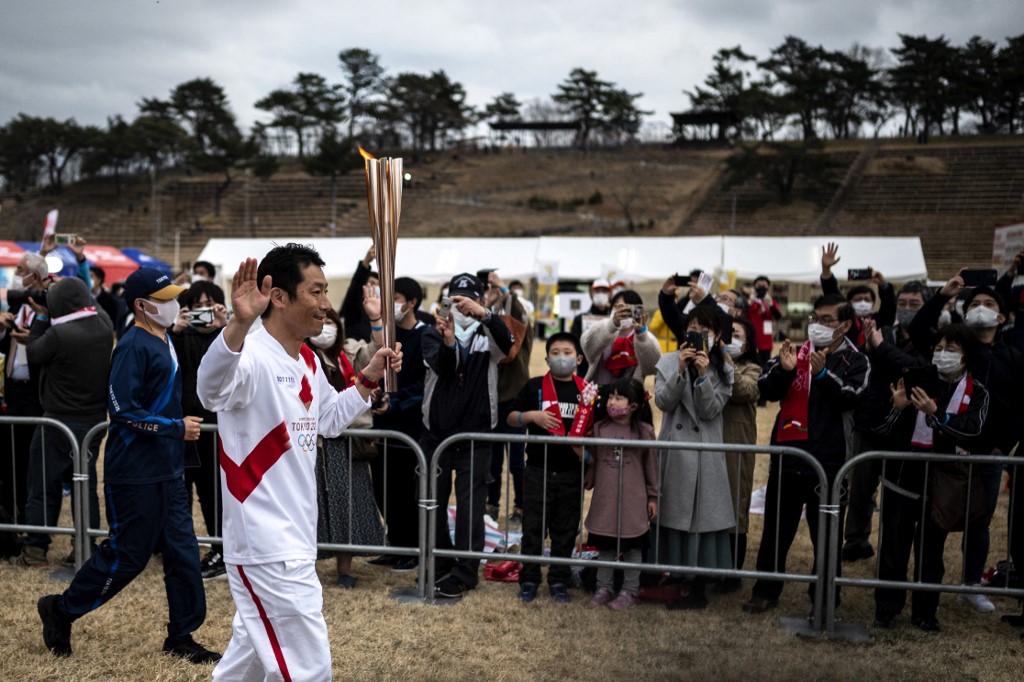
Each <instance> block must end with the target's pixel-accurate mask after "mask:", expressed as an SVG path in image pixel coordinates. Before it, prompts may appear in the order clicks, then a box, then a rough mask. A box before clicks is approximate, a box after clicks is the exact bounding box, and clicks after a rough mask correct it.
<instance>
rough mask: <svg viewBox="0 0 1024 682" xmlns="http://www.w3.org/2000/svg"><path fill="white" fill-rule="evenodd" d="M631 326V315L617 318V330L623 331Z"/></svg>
mask: <svg viewBox="0 0 1024 682" xmlns="http://www.w3.org/2000/svg"><path fill="white" fill-rule="evenodd" d="M632 328H633V318H632V317H627V318H625V319H622V320H619V331H623V332H624V331H627V330H629V329H632Z"/></svg>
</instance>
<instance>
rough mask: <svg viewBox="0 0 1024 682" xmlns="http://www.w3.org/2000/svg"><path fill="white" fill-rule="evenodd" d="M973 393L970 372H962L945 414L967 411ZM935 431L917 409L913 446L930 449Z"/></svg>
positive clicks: (923, 414) (911, 440) (972, 380)
mask: <svg viewBox="0 0 1024 682" xmlns="http://www.w3.org/2000/svg"><path fill="white" fill-rule="evenodd" d="M972 393H974V379H973V378H972V377H971V375H970V374H966V373H965V374H964V377H963V379H961V380H960V383H958V384H957V385H956V389H955V390H954V391H953V395H952V396H951V397H950V398H949V404H948V405H946V414H949V415H958V414H963V413H964V412H966V411H967V408H968V406H970V404H971V394H972ZM934 436H935V433H934V431H933V430H932V427H930V426H928V421H927V415H925V413H924V412H921V411H920V410H918V411H917V421H916V422H915V424H914V435H913V437H912V438H911V439H910V442H911V444H912V445H913V446H914V447H918V448H924V449H927V450H931V449H932V447H933V446H934V444H933V439H934Z"/></svg>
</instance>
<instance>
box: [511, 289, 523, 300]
mask: <svg viewBox="0 0 1024 682" xmlns="http://www.w3.org/2000/svg"><path fill="white" fill-rule="evenodd" d="M512 293H513V294H515V295H516V296H519V297H520V298H522V296H523V290H522V289H513V290H512Z"/></svg>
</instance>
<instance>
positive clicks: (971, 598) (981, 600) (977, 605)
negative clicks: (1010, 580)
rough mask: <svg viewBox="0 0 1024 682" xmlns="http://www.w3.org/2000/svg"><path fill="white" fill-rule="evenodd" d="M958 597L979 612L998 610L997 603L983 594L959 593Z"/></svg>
mask: <svg viewBox="0 0 1024 682" xmlns="http://www.w3.org/2000/svg"><path fill="white" fill-rule="evenodd" d="M956 598H957V599H958V600H959V601H962V602H963V603H965V604H970V605H971V608H973V609H974V610H975V611H977V612H979V613H991V612H992V611H995V610H996V605H995V604H993V603H992V602H991V601H990V600H989V598H988V597H986V596H985V595H983V594H959V595H957V597H956Z"/></svg>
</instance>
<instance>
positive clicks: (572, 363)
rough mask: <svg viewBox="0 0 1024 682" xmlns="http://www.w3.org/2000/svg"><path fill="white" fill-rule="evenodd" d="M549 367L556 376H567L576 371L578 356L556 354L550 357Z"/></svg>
mask: <svg viewBox="0 0 1024 682" xmlns="http://www.w3.org/2000/svg"><path fill="white" fill-rule="evenodd" d="M548 367H550V368H551V373H552V374H554V375H555V376H556V377H567V376H569V375H570V374H572V373H573V372H575V371H576V358H575V357H573V356H571V355H556V356H554V357H551V358H548Z"/></svg>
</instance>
